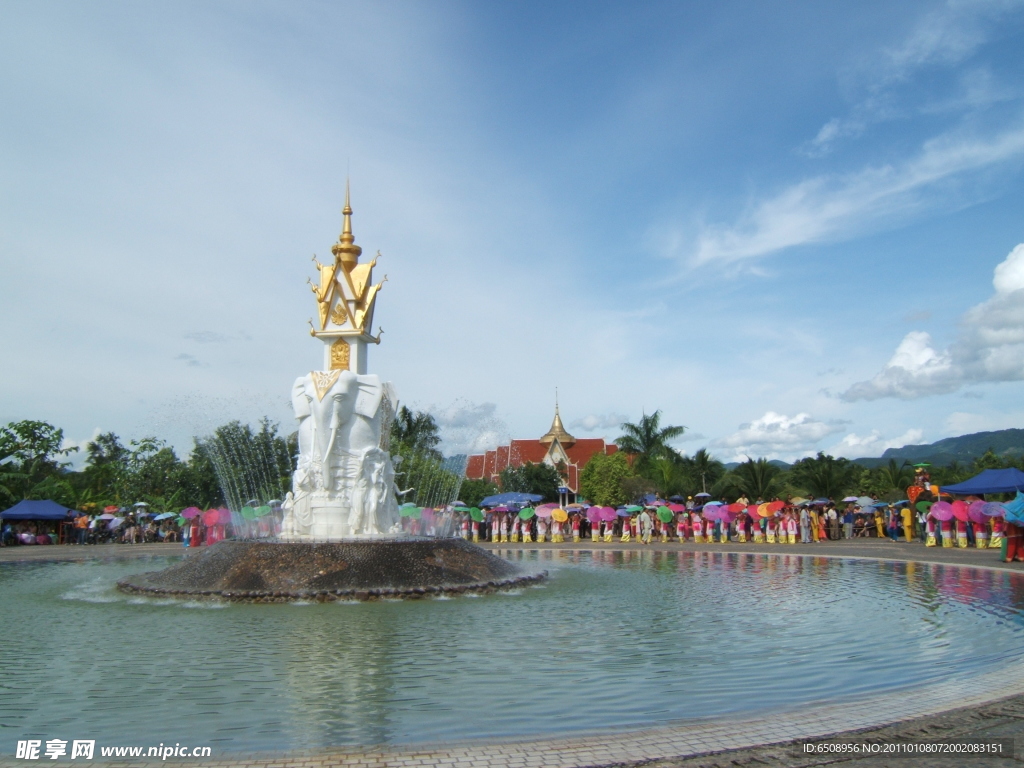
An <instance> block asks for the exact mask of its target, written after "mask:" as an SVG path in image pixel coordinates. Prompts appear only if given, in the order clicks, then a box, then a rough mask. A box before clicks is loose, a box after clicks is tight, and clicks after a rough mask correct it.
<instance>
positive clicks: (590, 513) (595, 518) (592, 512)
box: [587, 507, 602, 523]
mask: <svg viewBox="0 0 1024 768" xmlns="http://www.w3.org/2000/svg"><path fill="white" fill-rule="evenodd" d="M601 509H602V507H591V508H590V509H588V510H587V520H589V521H590V522H591V523H599V522H601Z"/></svg>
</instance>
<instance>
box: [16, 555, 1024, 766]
mask: <svg viewBox="0 0 1024 768" xmlns="http://www.w3.org/2000/svg"><path fill="white" fill-rule="evenodd" d="M485 546H487V547H488V548H491V549H498V550H507V549H541V550H548V549H556V550H563V551H570V550H588V551H598V550H613V551H614V550H633V549H652V550H659V551H705V552H706V551H713V552H740V553H765V554H788V555H817V556H829V557H863V558H870V559H883V560H915V561H918V562H929V563H942V564H951V565H962V566H968V567H971V566H973V567H986V568H994V569H999V570H1009V571H1016V572H1024V564H1022V563H1002V562H1000V560H999V552H998V550H978V549H965V550H961V549H942V548H926V547H924V546H923V545H922V544H920V543H917V542H911V543H907V542H900V543H892V542H889V541H888V540H881V541H879V540H877V539H859V540H854V541H849V542H822V543H819V544H795V545H781V544H776V545H767V544H762V545H755V544H704V545H695V544H683V545H680V544H676V543H668V544H661V543H655V544H652V545H650V546H647V547H645V546H644V545H641V544H635V543H634V544H622V543H619V542H616V543H613V544H591V543H589V542H581V543H580V544H576V545H574V544H569V543H567V544H554V545H553V544H541V545H538V544H530V545H523V544H519V545H515V544H506V545H491V544H487V545H485ZM183 551H184V550H183V548H182V546H181V545H180V544H142V545H134V546H132V545H123V544H121V545H102V546H51V547H6V548H0V563H2V562H13V561H45V560H83V559H90V558H123V557H152V556H167V555H175V554H181V553H182V552H183ZM954 708H955V709H954ZM908 717H911V718H912V719H906V718H908ZM840 727H843V728H853V729H854V730H847V731H843V732H839V731H838V729H839V728H840ZM801 736H803V737H808V738H812V739H814V740H819V741H820V740H824V739H830V740H831V739H843V740H847V741H852V742H855V743H864V742H875V743H900V742H908V741H914V740H933V739H987V740H990V739H1014V740H1016V739H1017V738H1018V737H1019V738H1020V739H1021V740H1020V741H1019V742H1017V747H1016V748H1017V749H1019V750H1020V752H1019V753H1015V754H1014V755H1013V756H1003V757H982V758H970V757H957V756H953V757H936V756H931V755H929V756H924V757H887V756H879V755H875V756H858V755H849V754H844V755H837V754H834V753H826V754H813V753H812V754H808V753H806V752H805V751H804V747H803V744H804V743H805V742H804V741H802V740H799V737H801ZM810 743H815V742H814V741H812V742H810ZM168 762H172V763H176V764H179V765H181V764H187V765H190V766H203V768H206V767H207V766H209V767H210V768H216V767H219V766H223V767H224V768H240V767H241V766H254V767H255V768H292V767H293V766H294V767H295V768H327V766H341V765H344V766H395V767H396V768H397V767H400V768H417V767H418V766H451V767H452V768H467V767H468V766H494V767H497V766H510V768H534V767H537V768H549V767H550V768H555V767H556V766H557V767H560V768H582V767H583V766H623V767H625V766H628V767H629V768H632V767H633V766H641V765H642V766H651V768H733V767H735V766H750V767H751V768H753V767H754V766H759V767H764V768H776V767H777V768H783V767H786V768H813V767H814V766H832V765H836V766H839V765H841V766H850V767H851V768H878V767H879V766H890V765H891V766H911V765H927V766H935V767H936V768H953V767H954V766H991V767H992V768H998V767H1001V766H1011V765H1013V766H1019V765H1021V764H1024V669H1018V668H1009V669H1006V670H994V671H992V672H990V673H987V674H986V675H983V676H980V677H979V678H978V679H976V680H973V681H971V682H970V683H969V684H966V685H952V684H946V685H939V686H933V687H932V688H929V689H926V690H925V691H915V692H913V693H912V694H909V695H907V694H901V693H895V694H888V695H883V696H880V697H872V698H870V699H867V700H863V701H859V702H850V703H844V704H843V705H829V704H825V705H822V706H820V707H816V708H813V709H804V710H800V711H796V712H792V713H787V714H773V716H772V717H771V718H770V719H768V718H765V719H761V720H753V721H743V722H736V721H733V722H717V723H716V722H709V723H696V724H685V725H680V726H669V727H666V728H660V729H654V730H647V731H636V732H630V733H626V734H621V735H613V734H596V735H593V736H587V735H581V736H573V737H570V738H564V739H550V740H543V741H537V742H513V743H504V744H491V745H485V744H481V745H471V744H469V745H452V746H445V745H432V746H424V747H423V748H420V749H416V750H402V749H395V750H373V749H366V750H357V751H349V752H328V753H312V754H310V753H306V754H293V755H287V756H267V755H263V756H255V755H254V756H250V757H246V758H242V757H240V756H239V757H238V758H230V759H217V758H216V757H215V758H214V760H209V759H207V760H181V759H177V760H176V759H174V758H171V759H170V760H169V761H168ZM25 764H26V761H14V760H12V759H10V758H9V756H0V765H4V766H6V765H25ZM105 764H106V765H111V766H112V765H115V764H114V763H105ZM117 765H123V766H127V765H146V763H145V762H136V763H130V764H129V763H118V764H117Z"/></svg>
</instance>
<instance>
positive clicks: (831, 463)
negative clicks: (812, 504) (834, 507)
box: [790, 451, 858, 499]
mask: <svg viewBox="0 0 1024 768" xmlns="http://www.w3.org/2000/svg"><path fill="white" fill-rule="evenodd" d="M790 479H791V482H793V483H794V484H796V485H797V486H799V487H800V488H803V489H804V490H806V491H807V492H809V493H811V494H812V495H814V496H816V497H820V498H826V499H836V498H841V497H842V496H844V495H845V494H846V492H847V491H848V490H852V489H853V488H854V487H855V483H856V481H857V479H858V478H857V467H856V465H855V464H853V463H852V462H851V461H850V460H849V459H844V458H838V459H837V458H835V457H833V456H829V455H827V454H825V453H822V452H820V451H819V453H818V455H817V456H814V457H808V458H806V459H801V460H800V461H798V462H796V463H795V464H794V465H793V468H792V469H791V470H790Z"/></svg>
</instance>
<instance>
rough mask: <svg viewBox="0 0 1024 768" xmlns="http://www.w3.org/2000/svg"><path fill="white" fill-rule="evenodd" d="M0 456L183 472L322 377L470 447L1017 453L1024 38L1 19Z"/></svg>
mask: <svg viewBox="0 0 1024 768" xmlns="http://www.w3.org/2000/svg"><path fill="white" fill-rule="evenodd" d="M0 14H2V18H3V20H4V23H3V24H2V25H0V99H2V103H3V107H4V108H3V119H2V120H0V265H2V273H0V274H2V279H0V318H2V324H3V328H4V330H5V333H4V334H3V335H2V337H3V360H4V369H5V373H4V375H3V376H2V377H0V421H3V422H6V421H10V420H15V419H23V418H36V419H45V420H48V421H51V422H52V423H54V424H57V425H59V426H62V427H63V428H64V429H65V432H66V434H67V436H68V438H69V440H71V441H74V442H76V443H84V441H87V440H88V439H89V438H90V437H91V436H92V435H94V434H95V433H96V431H97V430H102V431H106V430H114V431H116V432H117V433H118V434H120V435H121V436H122V437H124V438H138V437H142V436H144V435H147V434H153V433H155V434H158V435H161V436H164V437H167V438H168V439H170V440H171V441H172V442H173V443H174V444H175V445H176V446H178V447H179V449H182V450H184V451H187V449H188V447H189V446H190V437H191V435H193V434H201V433H203V432H205V431H208V430H209V429H210V428H211V427H212V426H214V425H216V424H218V423H221V422H222V421H224V420H226V419H229V418H240V419H243V420H254V419H257V418H259V417H260V416H262V415H268V416H270V417H271V418H272V419H274V420H277V421H280V422H281V423H282V426H283V427H284V428H285V429H290V423H291V422H290V414H289V411H288V402H287V395H288V392H289V389H290V383H291V381H292V380H293V379H294V378H295V377H296V376H298V375H300V374H301V373H303V372H305V371H308V370H310V369H311V368H313V367H316V366H318V365H319V363H320V359H321V350H320V345H319V343H318V342H316V341H314V340H312V339H311V338H310V337H309V336H308V333H307V328H308V326H307V325H306V321H307V319H308V318H310V317H311V316H312V315H313V314H314V300H313V297H312V294H311V293H310V292H309V289H308V287H307V286H306V278H307V277H309V276H310V275H311V274H312V272H313V269H312V264H311V262H310V257H311V255H312V254H314V253H316V254H318V255H319V256H320V257H321V259H323V258H324V257H325V256H326V255H328V254H329V253H330V246H331V244H332V243H333V242H334V241H335V240H336V238H337V235H338V231H339V229H340V213H339V210H340V207H341V204H342V199H343V194H344V184H345V178H346V175H349V176H350V177H351V181H352V203H353V207H354V209H355V217H354V228H355V234H356V240H357V242H358V243H359V244H360V245H362V246H363V248H364V253H366V254H372V253H374V252H376V251H377V250H378V249H379V250H380V251H381V253H382V258H381V259H380V262H379V265H378V272H379V273H380V274H384V273H386V274H387V275H388V278H389V280H388V282H387V284H386V285H385V287H384V290H383V291H382V293H381V295H380V298H379V300H378V305H377V307H378V308H377V315H376V321H377V322H378V323H379V324H380V326H382V327H383V329H384V342H383V343H382V344H381V346H380V347H379V348H374V349H373V350H372V351H371V358H370V360H371V369H372V370H373V371H374V372H377V373H380V374H381V375H382V376H384V377H385V378H387V379H390V380H392V381H393V382H394V383H395V385H396V387H397V389H398V392H399V394H400V396H401V397H402V399H403V401H404V402H406V403H407V404H409V405H411V406H414V407H418V408H429V409H431V410H432V411H433V412H435V413H436V414H437V415H438V418H439V419H440V421H441V423H442V425H443V429H444V434H445V436H446V441H447V442H446V447H447V448H448V449H449V450H450V451H456V450H469V449H480V448H484V447H489V446H491V445H493V444H494V443H495V442H497V441H498V440H502V439H506V438H508V437H529V436H539V435H541V434H543V432H545V431H546V430H547V427H548V426H549V424H550V418H551V411H552V406H553V400H554V391H555V388H556V387H558V390H559V397H560V402H561V410H562V415H563V417H564V420H565V422H566V424H567V425H568V426H569V427H570V430H571V431H573V432H574V433H575V434H577V435H578V436H604V437H606V438H608V439H613V438H615V437H616V436H617V435H618V434H619V432H618V428H617V425H618V423H620V422H621V421H623V420H626V419H628V420H636V419H637V418H639V417H640V415H641V414H642V413H643V412H644V411H646V412H648V413H650V412H651V411H653V410H655V409H661V410H662V412H663V414H664V419H665V421H666V423H670V424H683V425H685V426H686V427H687V429H688V432H687V435H686V436H685V438H684V440H683V441H682V442H680V443H679V445H678V447H679V448H680V449H681V450H683V451H686V452H690V451H692V450H695V449H696V448H699V447H702V446H705V445H708V446H710V448H711V450H712V452H713V453H715V454H716V455H718V456H720V457H721V458H724V459H727V460H731V459H735V458H742V457H743V456H744V455H754V456H761V455H765V456H771V457H779V458H783V459H793V458H796V457H799V456H802V455H807V454H810V453H814V452H816V451H818V450H826V451H830V452H833V453H838V454H842V455H847V456H851V457H852V456H870V455H878V454H879V453H881V451H882V450H884V449H885V448H886V447H888V446H890V445H896V446H898V445H902V444H904V443H908V442H922V441H931V440H935V439H938V438H941V437H945V436H949V435H954V434H962V433H965V432H973V431H978V430H983V429H1000V428H1005V427H1020V426H1024V406H1022V405H1021V394H1022V384H1021V382H1022V381H1024V248H1021V249H1019V250H1015V249H1016V248H1017V247H1018V246H1019V245H1020V244H1021V243H1024V174H1022V172H1024V85H1022V84H1024V77H1022V75H1024V4H1022V3H1021V2H1009V1H1007V2H950V3H937V2H905V3H898V4H894V3H882V2H879V3H871V2H863V3H856V4H840V3H811V2H808V3H785V4H781V3H780V4H767V3H766V4H751V3H741V2H735V3H733V2H720V3H713V4H712V3H701V4H698V3H675V2H669V3H647V4H644V5H642V6H639V7H638V6H637V5H636V4H631V3H597V2H590V3H540V2H538V3H530V2H521V3H456V2H450V3H388V2H381V3H283V2H282V3H254V2H247V3H242V2H238V3H199V2H194V3H188V2H180V3H166V4H156V3H146V4H140V3H98V2H93V3H88V2H87V3H78V4H71V3H46V2H37V3H21V2H18V3H12V2H4V3H0Z"/></svg>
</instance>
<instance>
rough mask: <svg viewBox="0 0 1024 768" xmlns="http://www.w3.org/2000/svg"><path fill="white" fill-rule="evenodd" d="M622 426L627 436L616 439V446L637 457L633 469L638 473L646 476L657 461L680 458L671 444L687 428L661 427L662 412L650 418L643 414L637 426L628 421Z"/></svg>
mask: <svg viewBox="0 0 1024 768" xmlns="http://www.w3.org/2000/svg"><path fill="white" fill-rule="evenodd" d="M620 426H621V428H622V431H623V432H624V433H625V434H623V435H621V436H619V437H618V438H616V440H615V444H616V445H618V446H619V450H621V451H625V452H626V453H628V454H632V455H633V456H634V457H635V458H634V461H633V468H634V469H635V470H636V472H637V473H639V474H644V475H646V474H647V472H648V471H649V469H650V467H651V464H652V462H653V461H654V460H655V459H659V458H668V459H678V458H679V454H678V453H676V451H675V450H673V448H672V447H671V446H670V445H669V442H670V441H671V440H674V439H675V438H677V437H679V436H680V435H682V434H683V433H684V432H685V431H686V427H675V426H668V427H663V426H661V411H660V410H657V411H655V412H654V413H652V414H651V415H650V416H648V415H647V414H646V413H645V414H642V415H641V417H640V421H638V422H637V423H636V424H632V423H630V422H628V421H626V422H623V423H622V424H621V425H620Z"/></svg>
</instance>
